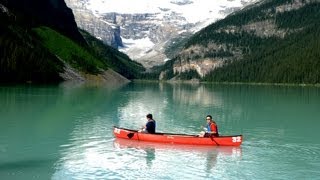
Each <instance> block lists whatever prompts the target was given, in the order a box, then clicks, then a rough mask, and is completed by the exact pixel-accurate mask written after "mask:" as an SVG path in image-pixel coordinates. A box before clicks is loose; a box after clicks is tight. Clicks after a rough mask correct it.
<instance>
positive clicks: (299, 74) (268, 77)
mask: <svg viewBox="0 0 320 180" xmlns="http://www.w3.org/2000/svg"><path fill="white" fill-rule="evenodd" d="M283 2H284V1H281V2H280V1H269V2H268V3H266V4H263V5H262V6H259V7H257V8H249V9H248V10H246V11H242V12H240V13H236V14H234V15H231V16H229V17H227V18H226V19H224V20H222V21H219V22H217V23H215V24H213V25H211V26H209V27H207V28H205V29H204V30H202V31H200V32H199V33H198V34H196V35H195V36H194V37H193V38H192V39H191V40H190V41H189V42H188V43H187V44H186V47H188V46H191V45H193V44H202V45H205V44H208V43H209V42H212V41H213V42H217V43H226V44H228V43H230V44H231V45H230V48H234V47H241V48H240V49H241V51H242V52H243V54H244V56H243V57H242V58H241V59H238V60H235V61H232V62H229V63H227V64H226V65H224V66H223V67H221V68H218V69H216V70H214V71H213V72H211V73H210V74H208V75H207V76H206V77H205V78H204V79H203V80H204V81H218V82H266V83H311V84H314V83H320V71H319V69H320V30H319V29H320V28H319V27H320V11H319V9H320V3H310V4H307V5H305V6H304V7H302V8H299V9H297V10H292V11H288V12H283V13H275V8H274V7H275V5H279V4H283ZM285 2H292V1H285ZM266 8H268V9H271V11H266ZM270 18H271V19H272V20H275V22H276V25H277V26H278V28H281V29H282V30H285V31H286V32H288V34H287V35H286V36H285V38H283V39H281V38H260V37H257V36H255V35H254V34H251V33H246V32H236V33H233V34H232V33H219V32H217V30H218V29H219V28H223V27H228V26H229V27H230V26H241V25H244V24H246V23H248V22H251V21H257V20H266V19H270Z"/></svg>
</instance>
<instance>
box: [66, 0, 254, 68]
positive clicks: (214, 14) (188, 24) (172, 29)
mask: <svg viewBox="0 0 320 180" xmlns="http://www.w3.org/2000/svg"><path fill="white" fill-rule="evenodd" d="M256 1H258V0H153V1H150V0H134V1H133V0H83V1H81V2H79V1H78V0H66V2H67V4H68V5H69V7H71V8H72V9H73V11H74V13H75V15H76V21H77V23H78V26H80V27H81V28H83V29H85V30H87V31H89V32H90V33H92V34H93V35H95V36H96V37H99V38H100V39H101V40H103V41H104V42H105V43H108V44H111V45H113V46H114V47H116V48H118V46H119V48H120V50H121V51H123V52H125V53H127V54H128V55H129V56H130V57H131V58H132V59H134V60H137V61H139V62H141V63H143V64H144V65H145V66H149V67H150V66H153V65H158V64H162V63H163V62H164V60H166V59H167V58H168V57H167V55H166V54H165V49H166V47H167V46H168V45H170V44H172V43H176V41H175V40H173V39H181V36H184V37H188V36H190V35H191V34H194V33H195V32H196V31H199V30H200V29H201V28H203V27H205V26H207V25H209V24H211V23H213V22H215V21H216V20H218V19H222V18H224V17H225V16H227V15H228V14H230V13H232V12H234V11H236V10H238V9H241V8H243V7H244V6H246V5H248V4H250V3H253V2H256ZM93 17H94V18H93ZM116 27H118V28H116ZM115 30H116V31H115Z"/></svg>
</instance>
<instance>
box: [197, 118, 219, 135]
mask: <svg viewBox="0 0 320 180" xmlns="http://www.w3.org/2000/svg"><path fill="white" fill-rule="evenodd" d="M206 121H207V125H206V127H205V128H204V129H205V131H202V132H200V135H199V137H211V136H219V133H218V126H217V123H216V122H215V121H214V120H212V116H211V115H207V116H206Z"/></svg>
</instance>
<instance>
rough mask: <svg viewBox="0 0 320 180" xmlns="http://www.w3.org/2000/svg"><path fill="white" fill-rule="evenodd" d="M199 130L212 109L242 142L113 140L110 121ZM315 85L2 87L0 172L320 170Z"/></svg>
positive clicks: (172, 174)
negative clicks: (150, 119) (149, 119)
mask: <svg viewBox="0 0 320 180" xmlns="http://www.w3.org/2000/svg"><path fill="white" fill-rule="evenodd" d="M147 113H152V114H153V115H154V119H155V120H156V121H157V131H162V132H171V133H188V134H198V133H199V132H200V131H201V130H202V129H201V126H202V125H204V124H205V122H206V121H205V116H206V115H207V114H211V115H212V116H213V118H214V120H215V121H216V122H217V123H218V127H219V132H220V134H222V135H232V134H242V135H243V136H244V138H243V139H244V142H243V144H242V145H241V147H208V146H199V147H194V146H185V145H171V144H158V143H145V142H134V141H127V140H117V139H115V138H114V137H113V134H112V127H113V126H114V125H116V126H120V127H126V128H130V129H138V128H139V127H140V126H141V125H143V124H144V123H145V121H146V119H145V115H146V114H147ZM319 128H320V88H317V87H294V86H271V85H270V86H258V85H219V84H201V85H191V84H166V83H165V84H158V83H131V84H128V85H126V86H123V87H118V88H117V87H113V88H108V87H90V86H89V87H88V86H72V85H59V86H2V87H0V179H3V180H13V179H54V180H57V179H59V180H60V179H67V180H73V179H319V177H320V138H319V135H320V133H319Z"/></svg>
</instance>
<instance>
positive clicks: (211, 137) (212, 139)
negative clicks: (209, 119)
mask: <svg viewBox="0 0 320 180" xmlns="http://www.w3.org/2000/svg"><path fill="white" fill-rule="evenodd" d="M210 139H211V141H213V142H214V143H216V145H217V146H220V144H218V143H217V141H216V140H214V138H213V136H212V134H210Z"/></svg>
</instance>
